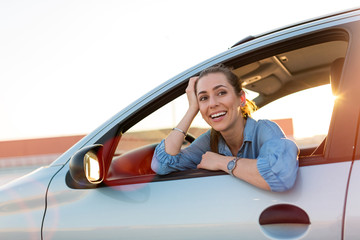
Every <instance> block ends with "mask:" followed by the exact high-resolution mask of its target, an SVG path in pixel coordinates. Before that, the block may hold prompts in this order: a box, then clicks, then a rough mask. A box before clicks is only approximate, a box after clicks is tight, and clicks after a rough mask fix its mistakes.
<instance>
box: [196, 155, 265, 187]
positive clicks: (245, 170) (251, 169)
mask: <svg viewBox="0 0 360 240" xmlns="http://www.w3.org/2000/svg"><path fill="white" fill-rule="evenodd" d="M234 158H235V157H233V156H223V155H220V154H217V153H213V152H206V153H205V154H204V155H203V156H202V160H201V162H200V164H199V165H198V168H204V169H208V170H222V171H224V172H228V169H227V165H228V163H229V162H230V161H231V160H233V159H234ZM233 175H234V176H235V177H237V178H239V179H241V180H243V181H246V182H248V183H250V184H252V185H254V186H256V187H259V188H261V189H264V190H270V186H269V184H268V183H267V182H266V181H265V179H264V178H263V177H262V176H261V175H260V173H259V171H258V168H257V160H256V159H249V158H240V159H239V160H238V161H237V162H236V167H235V169H234V170H233Z"/></svg>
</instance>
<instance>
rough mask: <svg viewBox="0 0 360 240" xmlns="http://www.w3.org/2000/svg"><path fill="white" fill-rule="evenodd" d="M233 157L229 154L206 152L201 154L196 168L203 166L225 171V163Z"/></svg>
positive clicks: (212, 169) (208, 168)
mask: <svg viewBox="0 0 360 240" xmlns="http://www.w3.org/2000/svg"><path fill="white" fill-rule="evenodd" d="M232 159H234V157H231V156H223V155H220V154H217V153H214V152H206V153H205V154H203V155H202V159H201V162H200V163H199V165H197V168H203V169H207V170H211V171H216V170H222V171H225V172H227V164H228V163H229V161H230V160H232Z"/></svg>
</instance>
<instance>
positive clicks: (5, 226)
mask: <svg viewBox="0 0 360 240" xmlns="http://www.w3.org/2000/svg"><path fill="white" fill-rule="evenodd" d="M60 168H61V166H56V167H43V168H39V169H37V170H35V171H34V172H32V173H29V174H28V175H25V176H23V177H21V178H19V179H17V180H14V181H12V182H10V183H8V184H6V185H3V186H1V187H0V192H1V195H0V196H1V197H0V226H1V227H0V238H1V239H39V238H40V235H41V227H42V220H43V216H44V211H45V207H46V204H45V199H46V191H47V188H48V185H49V182H50V179H51V178H52V177H53V176H54V175H55V173H56V172H57V171H59V169H60Z"/></svg>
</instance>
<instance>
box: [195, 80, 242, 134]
mask: <svg viewBox="0 0 360 240" xmlns="http://www.w3.org/2000/svg"><path fill="white" fill-rule="evenodd" d="M196 95H197V100H198V103H199V109H200V113H201V115H202V117H203V119H204V120H205V121H206V122H207V123H208V124H209V125H210V126H211V127H212V128H214V129H215V130H216V131H219V132H225V131H228V130H231V129H233V127H234V126H236V124H237V121H239V120H242V115H241V110H240V106H241V96H238V95H237V94H236V93H235V90H234V88H233V87H232V86H231V84H230V83H229V81H228V80H227V79H226V76H225V75H224V74H223V73H210V74H208V75H206V76H204V77H202V78H200V79H199V80H198V83H197V92H196Z"/></svg>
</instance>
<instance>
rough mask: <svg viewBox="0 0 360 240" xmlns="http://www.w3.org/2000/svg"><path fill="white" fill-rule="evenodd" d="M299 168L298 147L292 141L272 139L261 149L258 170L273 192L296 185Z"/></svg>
mask: <svg viewBox="0 0 360 240" xmlns="http://www.w3.org/2000/svg"><path fill="white" fill-rule="evenodd" d="M298 167H299V163H298V147H297V145H296V144H295V143H294V142H293V141H291V140H290V139H286V138H278V139H271V140H268V141H266V142H265V143H264V144H263V146H262V147H261V148H260V152H259V156H258V158H257V168H258V171H259V172H260V174H261V176H262V177H263V178H264V179H265V181H266V182H267V183H268V184H269V186H270V188H271V191H273V192H282V191H286V190H288V189H290V188H291V187H292V186H293V185H294V183H295V180H296V177H297V171H298Z"/></svg>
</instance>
